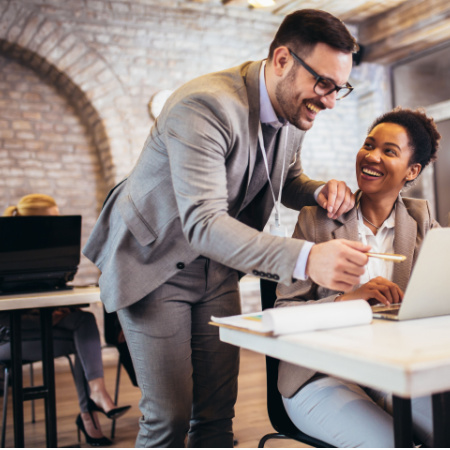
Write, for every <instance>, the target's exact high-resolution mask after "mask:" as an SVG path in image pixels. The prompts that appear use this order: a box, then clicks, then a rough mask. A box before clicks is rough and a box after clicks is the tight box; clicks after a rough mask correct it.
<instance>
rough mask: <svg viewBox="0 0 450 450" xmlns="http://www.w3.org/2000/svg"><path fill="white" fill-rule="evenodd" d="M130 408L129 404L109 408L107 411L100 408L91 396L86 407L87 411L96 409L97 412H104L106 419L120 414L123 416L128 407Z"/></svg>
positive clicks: (114, 417) (113, 418)
mask: <svg viewBox="0 0 450 450" xmlns="http://www.w3.org/2000/svg"><path fill="white" fill-rule="evenodd" d="M130 408H131V405H128V406H119V407H118V408H113V409H110V410H109V411H108V412H106V411H105V410H104V409H103V408H100V406H98V405H97V404H96V403H95V402H94V400H92V399H91V398H90V399H89V400H88V409H89V411H97V412H99V413H102V414H104V415H105V416H106V417H107V418H108V419H111V420H115V419H118V418H119V417H120V416H123V415H124V414H125V413H126V412H127V411H128V410H129V409H130Z"/></svg>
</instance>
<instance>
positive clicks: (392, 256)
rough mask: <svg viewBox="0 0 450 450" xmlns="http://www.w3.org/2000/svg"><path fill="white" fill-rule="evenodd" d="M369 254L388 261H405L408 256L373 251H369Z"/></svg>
mask: <svg viewBox="0 0 450 450" xmlns="http://www.w3.org/2000/svg"><path fill="white" fill-rule="evenodd" d="M366 255H367V256H370V257H372V258H379V259H384V260H386V261H392V262H402V261H405V259H406V256H405V255H395V254H393V253H372V252H367V253H366Z"/></svg>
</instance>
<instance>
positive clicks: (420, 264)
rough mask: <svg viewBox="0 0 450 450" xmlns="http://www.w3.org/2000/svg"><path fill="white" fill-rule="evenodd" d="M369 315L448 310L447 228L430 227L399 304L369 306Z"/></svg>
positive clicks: (396, 316)
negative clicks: (370, 308) (371, 312)
mask: <svg viewBox="0 0 450 450" xmlns="http://www.w3.org/2000/svg"><path fill="white" fill-rule="evenodd" d="M372 310H373V317H374V318H376V319H388V320H410V319H420V318H424V317H434V316H443V315H446V314H450V228H434V229H432V230H430V231H429V232H428V233H427V235H426V236H425V239H424V241H423V243H422V247H421V249H420V253H419V256H418V258H417V261H416V264H415V266H414V269H413V271H412V274H411V278H410V280H409V283H408V286H407V288H406V291H405V295H404V297H403V302H402V303H401V304H400V305H397V306H394V305H391V306H390V307H386V306H373V307H372Z"/></svg>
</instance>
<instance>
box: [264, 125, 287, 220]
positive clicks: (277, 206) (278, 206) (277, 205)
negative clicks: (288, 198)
mask: <svg viewBox="0 0 450 450" xmlns="http://www.w3.org/2000/svg"><path fill="white" fill-rule="evenodd" d="M286 126H287V127H289V124H287V125H286ZM288 132H289V128H287V129H286V133H285V136H284V146H283V168H282V169H281V183H280V191H279V193H278V201H277V200H276V198H275V191H274V189H273V186H272V181H271V180H270V173H269V164H268V163H267V153H266V148H265V146H264V138H263V133H262V127H261V122H259V126H258V140H259V147H260V148H261V153H262V155H263V159H264V166H265V167H266V173H267V180H268V181H269V187H270V191H271V192H272V198H273V203H274V205H275V226H276V227H277V228H278V227H280V226H281V214H280V209H281V194H282V192H283V179H284V171H285V169H286V147H287V137H288Z"/></svg>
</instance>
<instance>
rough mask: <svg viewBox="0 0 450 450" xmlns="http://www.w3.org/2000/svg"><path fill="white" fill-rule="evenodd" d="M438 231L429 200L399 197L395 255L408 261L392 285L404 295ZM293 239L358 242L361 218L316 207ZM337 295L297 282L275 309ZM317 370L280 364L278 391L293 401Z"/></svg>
mask: <svg viewBox="0 0 450 450" xmlns="http://www.w3.org/2000/svg"><path fill="white" fill-rule="evenodd" d="M434 227H439V224H438V223H437V222H436V221H435V220H434V219H433V218H432V216H431V212H430V205H429V203H428V202H427V201H426V200H419V199H412V198H402V197H401V196H399V197H398V199H397V203H396V208H395V237H394V251H395V253H399V254H402V255H405V256H406V257H407V259H406V261H405V262H403V263H402V264H395V265H394V274H393V281H394V283H397V284H398V285H399V286H400V288H401V289H402V290H403V291H404V290H405V289H406V286H407V284H408V280H409V277H410V274H411V271H412V268H413V266H414V264H415V262H416V259H417V256H418V254H419V249H420V246H421V245H422V241H423V239H424V237H425V234H426V233H427V231H428V230H429V229H430V228H434ZM293 237H295V238H298V239H305V240H308V241H311V242H315V243H320V242H325V241H329V240H331V239H349V240H352V241H357V240H358V218H357V215H356V208H353V209H352V210H350V211H349V212H347V213H346V214H344V215H342V216H341V217H340V218H339V219H337V220H330V219H328V217H327V215H326V211H325V210H323V209H321V208H317V207H307V208H303V209H302V211H301V212H300V214H299V217H298V221H297V225H296V228H295V231H294V234H293ZM337 294H338V292H337V291H333V290H330V289H327V288H324V287H321V286H318V285H317V284H315V283H313V282H312V281H311V280H307V281H296V282H295V283H293V284H291V285H290V286H282V285H279V286H278V289H277V301H276V303H275V306H276V307H279V306H294V305H305V304H308V303H312V302H315V303H326V302H333V301H334V300H335V298H336V296H337ZM315 374H316V372H315V371H314V370H310V369H306V368H304V367H300V366H296V365H294V364H289V363H287V362H284V361H281V362H280V365H279V369H278V389H279V391H280V392H281V394H282V395H283V396H284V397H286V398H290V397H292V396H293V395H294V394H295V393H296V392H297V391H298V390H299V389H300V388H301V387H302V386H303V385H304V384H305V383H306V382H307V381H308V380H309V379H310V378H311V377H313V376H314V375H315Z"/></svg>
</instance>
